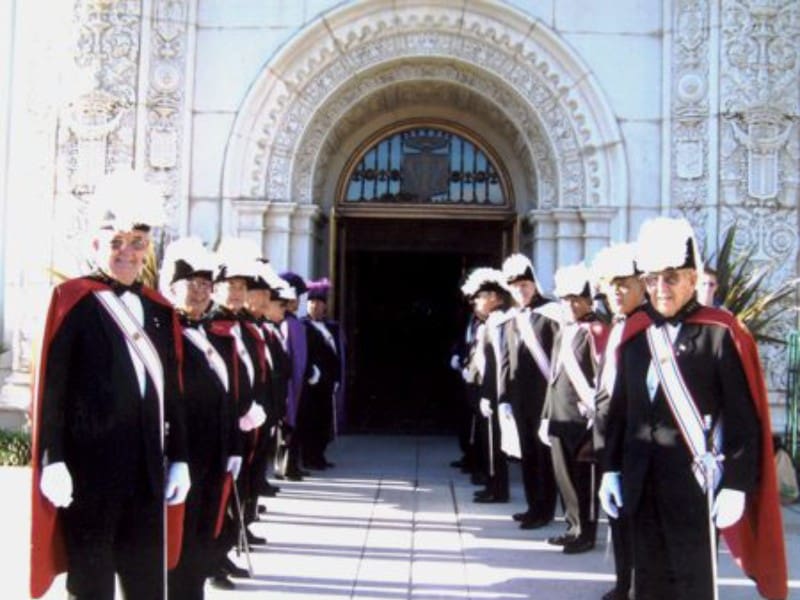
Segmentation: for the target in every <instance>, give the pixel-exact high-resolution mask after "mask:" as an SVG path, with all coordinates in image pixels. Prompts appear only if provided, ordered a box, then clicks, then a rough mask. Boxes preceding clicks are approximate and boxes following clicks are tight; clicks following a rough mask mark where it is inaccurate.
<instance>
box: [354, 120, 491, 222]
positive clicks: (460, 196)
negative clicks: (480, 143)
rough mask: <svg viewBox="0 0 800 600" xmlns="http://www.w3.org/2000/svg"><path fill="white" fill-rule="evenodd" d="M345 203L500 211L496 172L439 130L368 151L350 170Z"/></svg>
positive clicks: (395, 137) (472, 148)
mask: <svg viewBox="0 0 800 600" xmlns="http://www.w3.org/2000/svg"><path fill="white" fill-rule="evenodd" d="M345 191H346V194H345V202H348V203H350V202H383V203H417V204H438V205H446V204H475V205H483V206H486V205H490V206H502V205H505V204H506V195H505V193H504V190H503V186H502V184H501V180H500V176H499V174H498V172H497V168H496V167H495V165H494V164H493V163H492V161H491V160H490V159H489V157H488V156H487V155H486V153H485V152H484V151H483V150H481V149H480V148H478V147H477V146H476V145H475V144H474V143H472V142H470V141H469V140H467V139H465V138H463V137H461V136H459V135H457V134H455V133H452V132H450V131H445V130H442V129H435V128H414V129H408V130H405V131H400V132H396V133H393V134H392V135H390V136H388V137H386V138H383V139H382V140H380V141H379V142H378V143H376V144H375V145H373V146H372V147H371V148H370V149H369V150H367V152H366V153H365V154H364V155H363V157H362V158H361V160H360V161H359V162H358V164H357V165H356V166H355V168H354V169H353V171H352V173H351V174H350V178H349V180H348V182H347V185H346V188H345Z"/></svg>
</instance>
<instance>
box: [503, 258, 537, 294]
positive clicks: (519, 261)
mask: <svg viewBox="0 0 800 600" xmlns="http://www.w3.org/2000/svg"><path fill="white" fill-rule="evenodd" d="M503 275H505V277H506V283H514V282H515V281H522V280H527V281H532V282H533V283H535V284H536V287H537V288H538V287H539V281H538V280H537V279H536V271H535V270H534V268H533V263H532V262H531V260H530V259H529V258H528V257H527V256H525V255H524V254H512V255H511V256H509V257H508V258H507V259H505V260H504V261H503Z"/></svg>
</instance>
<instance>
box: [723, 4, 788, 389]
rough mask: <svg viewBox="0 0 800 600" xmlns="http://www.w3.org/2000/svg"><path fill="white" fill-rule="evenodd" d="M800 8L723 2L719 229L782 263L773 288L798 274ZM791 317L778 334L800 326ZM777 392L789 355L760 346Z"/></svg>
mask: <svg viewBox="0 0 800 600" xmlns="http://www.w3.org/2000/svg"><path fill="white" fill-rule="evenodd" d="M799 33H800V5H798V3H797V2H795V1H793V0H723V2H722V5H721V39H720V113H721V118H720V136H721V144H720V179H721V187H722V201H723V207H722V212H721V226H720V229H721V230H724V229H727V228H728V227H729V226H731V225H732V224H734V223H735V224H736V226H737V240H736V243H737V245H739V246H740V247H748V248H750V247H754V248H755V249H756V258H757V260H759V261H763V262H764V263H765V264H771V265H776V266H777V268H776V269H775V270H774V272H773V275H772V277H771V280H770V281H768V282H766V283H767V286H769V285H772V286H777V285H779V284H780V283H782V282H784V281H787V280H789V279H791V278H792V277H794V276H795V275H796V267H797V253H798V241H797V230H796V226H795V224H796V223H797V218H798V199H799V198H798V194H797V182H798V179H800V161H798V146H799V145H800V141H798V140H800V131H798V127H797V125H796V123H797V120H798V117H800V61H799V60H798V45H797V39H798V34H799ZM795 319H796V317H795V315H793V314H792V313H791V312H790V311H787V314H786V318H785V319H782V320H781V322H779V323H778V324H777V331H776V333H777V334H778V336H779V337H780V336H781V335H785V333H786V332H788V330H789V329H790V328H791V327H794V326H795V325H796V321H795ZM762 353H763V355H764V357H765V361H764V362H765V369H766V372H767V378H768V384H769V387H770V388H771V389H781V388H783V386H784V385H785V383H786V381H785V372H784V371H785V369H784V367H785V352H784V349H783V348H782V347H779V346H771V345H768V344H765V345H762Z"/></svg>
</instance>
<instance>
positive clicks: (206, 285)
mask: <svg viewBox="0 0 800 600" xmlns="http://www.w3.org/2000/svg"><path fill="white" fill-rule="evenodd" d="M186 285H187V286H188V287H189V288H190V289H193V290H195V291H198V292H207V291H209V290H210V289H211V288H212V286H213V285H214V284H212V283H211V282H210V281H209V280H208V279H189V280H187V281H186Z"/></svg>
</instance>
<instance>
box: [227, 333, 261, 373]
mask: <svg viewBox="0 0 800 600" xmlns="http://www.w3.org/2000/svg"><path fill="white" fill-rule="evenodd" d="M231 333H232V334H233V339H234V340H235V342H236V354H238V355H239V360H241V361H242V362H243V363H244V366H245V368H246V369H247V377H248V379H249V380H250V385H253V383H254V382H255V380H256V371H255V367H254V366H253V359H252V358H251V357H250V353H249V352H248V351H247V346H245V345H244V340H243V339H242V326H241V325H240V324H239V323H236V325H234V326H233V327H231Z"/></svg>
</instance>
